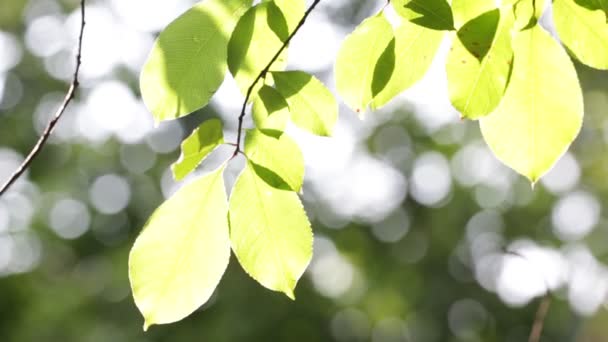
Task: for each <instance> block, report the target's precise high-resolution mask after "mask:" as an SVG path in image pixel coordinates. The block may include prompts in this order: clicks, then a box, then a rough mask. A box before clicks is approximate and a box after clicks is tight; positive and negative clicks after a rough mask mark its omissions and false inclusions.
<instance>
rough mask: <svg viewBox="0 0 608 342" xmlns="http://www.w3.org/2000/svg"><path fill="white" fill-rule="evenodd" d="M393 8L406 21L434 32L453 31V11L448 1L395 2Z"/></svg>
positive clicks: (395, 0) (401, 0)
mask: <svg viewBox="0 0 608 342" xmlns="http://www.w3.org/2000/svg"><path fill="white" fill-rule="evenodd" d="M391 3H392V4H393V7H394V8H395V10H396V11H397V13H399V15H401V16H402V17H404V18H405V19H407V20H409V21H411V22H413V23H414V24H418V25H420V26H424V27H426V28H430V29H434V30H448V31H449V30H453V29H454V18H453V16H452V9H451V8H450V5H449V4H448V2H447V1H446V0H393V1H391Z"/></svg>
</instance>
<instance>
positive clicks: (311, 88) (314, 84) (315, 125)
mask: <svg viewBox="0 0 608 342" xmlns="http://www.w3.org/2000/svg"><path fill="white" fill-rule="evenodd" d="M272 78H273V79H274V83H275V87H276V89H277V91H278V92H279V93H281V95H283V97H284V98H285V99H286V100H287V103H288V104H289V111H290V113H291V120H292V121H293V122H294V123H295V124H296V125H297V126H298V127H300V128H302V129H305V130H308V131H310V132H311V133H314V134H316V135H321V136H330V135H331V134H332V132H333V129H334V125H335V124H336V121H337V120H338V104H337V103H336V99H335V98H334V96H333V95H332V93H331V91H329V89H327V88H326V87H325V86H324V85H323V83H321V81H319V80H318V79H316V78H315V77H313V76H311V75H309V74H307V73H305V72H303V71H286V72H273V73H272Z"/></svg>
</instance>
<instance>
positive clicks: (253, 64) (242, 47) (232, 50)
mask: <svg viewBox="0 0 608 342" xmlns="http://www.w3.org/2000/svg"><path fill="white" fill-rule="evenodd" d="M288 36H289V32H288V27H287V22H286V21H285V17H284V16H283V13H282V12H281V10H280V9H279V8H278V7H277V5H275V3H274V2H272V1H268V2H262V3H260V4H258V5H256V6H254V7H252V8H251V9H249V10H248V11H247V12H246V13H245V14H244V15H243V16H242V17H241V19H240V20H239V22H238V23H237V25H236V28H235V29H234V32H233V33H232V36H231V37H230V42H229V43H228V68H229V69H230V72H231V73H232V76H234V79H235V80H236V83H237V85H238V86H239V88H240V89H241V92H242V93H243V94H247V90H248V89H249V87H250V86H251V84H252V83H253V81H254V80H255V79H256V77H257V76H258V75H259V74H260V72H262V70H263V69H264V68H265V67H266V65H267V64H268V63H269V62H270V61H271V60H272V57H274V55H275V54H276V53H277V51H279V49H280V48H281V46H283V42H284V41H285V40H286V39H287V37H288ZM286 65H287V54H286V50H284V51H283V53H282V54H281V55H280V56H279V58H278V59H277V60H276V61H275V62H274V63H273V65H272V66H271V67H270V70H283V69H285V66H286ZM261 86H262V82H259V83H258V87H257V88H256V89H254V92H257V90H259V88H260V87H261Z"/></svg>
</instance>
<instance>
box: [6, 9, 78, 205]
mask: <svg viewBox="0 0 608 342" xmlns="http://www.w3.org/2000/svg"><path fill="white" fill-rule="evenodd" d="M80 16H81V20H80V33H79V35H78V48H77V52H76V67H75V68H74V75H73V77H72V83H71V84H70V88H69V89H68V92H67V94H66V95H65V98H64V99H63V102H62V103H61V105H60V106H59V109H57V111H56V112H55V115H54V116H53V117H52V118H51V120H50V121H49V123H48V124H47V126H46V128H45V129H44V132H43V133H42V135H41V136H40V138H39V139H38V142H36V145H35V146H34V148H32V150H31V151H30V153H29V154H28V155H27V157H26V158H25V160H24V161H23V163H21V165H20V166H19V168H18V169H17V170H16V171H15V172H14V173H13V174H12V175H11V176H10V178H9V179H8V180H7V181H6V182H5V183H4V185H2V187H1V188H0V196H2V195H3V194H4V193H5V192H6V191H7V190H8V189H9V188H10V186H11V185H13V183H15V182H16V181H17V180H18V179H19V177H21V176H22V175H23V173H25V171H26V170H27V169H28V168H29V167H30V164H31V163H32V161H33V160H34V159H35V158H36V157H37V156H38V154H39V153H40V151H42V148H43V147H44V145H45V144H46V142H47V141H48V139H49V138H50V137H51V134H52V133H53V129H54V128H55V126H56V125H57V123H58V122H59V119H61V116H62V115H63V113H64V112H65V110H66V108H67V107H68V105H69V104H70V102H72V100H73V99H74V96H75V95H76V90H77V89H78V86H79V81H78V74H79V72H80V65H81V64H82V37H83V35H84V26H85V0H80Z"/></svg>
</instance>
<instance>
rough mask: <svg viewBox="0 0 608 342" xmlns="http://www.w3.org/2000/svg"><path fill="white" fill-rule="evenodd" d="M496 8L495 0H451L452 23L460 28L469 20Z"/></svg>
mask: <svg viewBox="0 0 608 342" xmlns="http://www.w3.org/2000/svg"><path fill="white" fill-rule="evenodd" d="M494 9H496V1H495V0H452V12H453V15H454V24H455V25H456V28H458V29H460V28H461V27H462V25H464V24H466V23H467V22H468V21H469V20H472V19H475V18H477V17H478V16H480V15H482V14H484V13H486V12H489V11H491V10H494Z"/></svg>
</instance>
